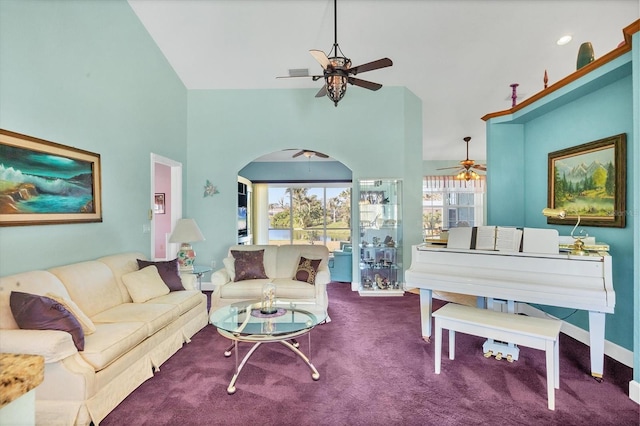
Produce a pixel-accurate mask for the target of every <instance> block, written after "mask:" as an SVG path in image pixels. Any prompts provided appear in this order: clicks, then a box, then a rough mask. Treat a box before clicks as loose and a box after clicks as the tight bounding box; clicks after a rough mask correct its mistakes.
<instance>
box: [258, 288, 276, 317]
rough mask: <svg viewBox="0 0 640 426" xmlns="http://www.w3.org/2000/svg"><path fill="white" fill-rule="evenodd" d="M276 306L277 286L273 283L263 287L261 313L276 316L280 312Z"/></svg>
mask: <svg viewBox="0 0 640 426" xmlns="http://www.w3.org/2000/svg"><path fill="white" fill-rule="evenodd" d="M275 304H276V286H275V284H273V283H267V284H265V285H264V286H263V287H262V303H261V305H260V312H261V313H263V314H275V313H276V312H277V311H278V308H276V306H275Z"/></svg>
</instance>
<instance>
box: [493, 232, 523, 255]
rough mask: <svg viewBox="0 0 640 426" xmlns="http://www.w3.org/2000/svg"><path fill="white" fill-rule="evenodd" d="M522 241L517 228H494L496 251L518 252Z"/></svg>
mask: <svg viewBox="0 0 640 426" xmlns="http://www.w3.org/2000/svg"><path fill="white" fill-rule="evenodd" d="M521 241H522V231H521V230H520V229H517V228H506V227H503V226H498V227H497V228H496V250H498V251H520V242H521Z"/></svg>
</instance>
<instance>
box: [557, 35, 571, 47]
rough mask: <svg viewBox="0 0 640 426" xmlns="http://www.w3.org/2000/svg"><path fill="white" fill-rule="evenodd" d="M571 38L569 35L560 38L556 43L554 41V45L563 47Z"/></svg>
mask: <svg viewBox="0 0 640 426" xmlns="http://www.w3.org/2000/svg"><path fill="white" fill-rule="evenodd" d="M571 38H572V37H571V36H570V35H565V36H562V37H560V38H559V39H558V41H556V44H557V45H558V46H564V45H565V44H567V43H569V42H570V41H571Z"/></svg>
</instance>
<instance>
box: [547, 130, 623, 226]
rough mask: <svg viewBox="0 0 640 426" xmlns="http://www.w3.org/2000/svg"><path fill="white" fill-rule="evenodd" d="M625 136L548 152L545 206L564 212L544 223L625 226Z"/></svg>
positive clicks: (621, 135)
mask: <svg viewBox="0 0 640 426" xmlns="http://www.w3.org/2000/svg"><path fill="white" fill-rule="evenodd" d="M626 161H627V155H626V135H625V134H624V133H623V134H620V135H616V136H612V137H609V138H605V139H600V140H597V141H594V142H589V143H585V144H583V145H578V146H575V147H572V148H567V149H563V150H560V151H555V152H551V153H549V167H548V173H549V177H548V183H549V189H548V206H549V207H550V208H552V209H562V210H564V211H565V212H566V218H565V219H559V218H552V217H548V218H547V223H554V224H560V225H569V224H574V223H575V222H576V221H577V219H578V216H579V217H580V224H581V225H590V226H609V227H618V228H624V227H625V216H626V203H625V196H626V190H627V188H626V186H627V185H626V183H627V178H626Z"/></svg>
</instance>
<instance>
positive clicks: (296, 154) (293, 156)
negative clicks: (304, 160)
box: [291, 149, 304, 158]
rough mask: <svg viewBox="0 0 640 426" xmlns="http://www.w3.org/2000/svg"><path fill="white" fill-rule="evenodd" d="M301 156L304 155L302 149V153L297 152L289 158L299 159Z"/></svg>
mask: <svg viewBox="0 0 640 426" xmlns="http://www.w3.org/2000/svg"><path fill="white" fill-rule="evenodd" d="M302 154H304V149H303V150H302V151H298V152H296V153H295V154H293V155H292V156H291V158H296V157H300V156H301V155H302Z"/></svg>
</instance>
